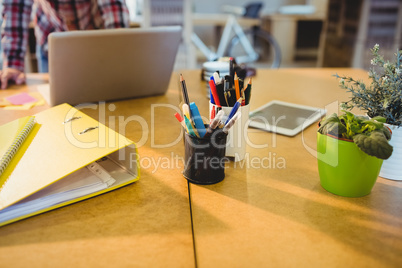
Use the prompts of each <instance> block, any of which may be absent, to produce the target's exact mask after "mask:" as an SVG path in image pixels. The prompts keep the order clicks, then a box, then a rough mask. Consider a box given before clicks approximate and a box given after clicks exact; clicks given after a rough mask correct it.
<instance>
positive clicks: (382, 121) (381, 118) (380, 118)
mask: <svg viewBox="0 0 402 268" xmlns="http://www.w3.org/2000/svg"><path fill="white" fill-rule="evenodd" d="M372 119H373V120H375V121H378V122H381V123H385V122H386V120H387V119H386V118H385V117H382V116H376V117H373V118H372Z"/></svg>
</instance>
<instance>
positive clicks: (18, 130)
mask: <svg viewBox="0 0 402 268" xmlns="http://www.w3.org/2000/svg"><path fill="white" fill-rule="evenodd" d="M34 125H35V117H33V116H27V117H23V118H21V119H18V120H15V121H13V122H10V123H8V124H6V125H4V126H1V127H0V157H1V159H0V183H1V177H2V176H1V175H2V174H3V172H4V171H5V170H6V169H7V167H8V166H9V165H11V164H16V163H17V161H18V160H14V156H15V155H16V154H17V152H18V150H19V148H20V147H21V146H22V144H23V143H24V141H25V140H26V139H27V138H28V135H29V133H30V132H31V130H32V128H33V127H34ZM13 160H14V161H13Z"/></svg>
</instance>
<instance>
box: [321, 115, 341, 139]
mask: <svg viewBox="0 0 402 268" xmlns="http://www.w3.org/2000/svg"><path fill="white" fill-rule="evenodd" d="M318 132H319V133H321V134H323V135H327V134H331V135H334V136H336V137H342V133H344V132H346V128H345V126H344V125H343V124H342V123H341V121H340V120H339V118H338V116H337V115H336V114H335V113H334V114H332V115H331V116H329V117H327V118H326V119H324V120H323V121H321V123H320V128H319V129H318Z"/></svg>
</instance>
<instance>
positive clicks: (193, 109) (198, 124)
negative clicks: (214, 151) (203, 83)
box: [190, 102, 206, 138]
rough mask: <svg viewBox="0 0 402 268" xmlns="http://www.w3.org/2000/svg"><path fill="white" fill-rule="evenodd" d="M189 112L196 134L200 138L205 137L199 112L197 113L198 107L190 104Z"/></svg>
mask: <svg viewBox="0 0 402 268" xmlns="http://www.w3.org/2000/svg"><path fill="white" fill-rule="evenodd" d="M190 111H191V116H192V117H193V118H192V119H193V122H194V126H195V128H196V129H197V131H198V134H199V135H200V137H201V138H202V137H204V135H205V131H206V130H205V125H204V122H203V121H202V118H201V115H200V112H199V111H198V107H197V105H196V104H195V103H194V102H192V103H190Z"/></svg>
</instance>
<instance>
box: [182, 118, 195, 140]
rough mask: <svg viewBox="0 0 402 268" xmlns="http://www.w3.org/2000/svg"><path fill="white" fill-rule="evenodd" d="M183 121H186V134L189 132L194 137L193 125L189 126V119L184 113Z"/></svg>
mask: <svg viewBox="0 0 402 268" xmlns="http://www.w3.org/2000/svg"><path fill="white" fill-rule="evenodd" d="M184 122H185V123H186V126H187V129H188V134H190V135H191V136H193V137H196V135H195V133H194V130H193V127H192V126H191V123H190V120H189V119H188V118H187V116H186V115H184Z"/></svg>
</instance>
